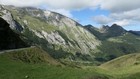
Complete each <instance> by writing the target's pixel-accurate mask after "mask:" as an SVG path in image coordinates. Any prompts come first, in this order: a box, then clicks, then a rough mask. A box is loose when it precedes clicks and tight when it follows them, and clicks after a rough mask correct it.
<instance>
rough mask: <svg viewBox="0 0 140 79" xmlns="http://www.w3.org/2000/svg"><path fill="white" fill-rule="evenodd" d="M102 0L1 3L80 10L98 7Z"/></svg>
mask: <svg viewBox="0 0 140 79" xmlns="http://www.w3.org/2000/svg"><path fill="white" fill-rule="evenodd" d="M100 1H101V0H58V1H56V0H0V3H1V4H6V5H15V6H39V5H42V4H43V5H47V6H48V7H49V8H53V9H65V10H75V9H76V10H77V9H78V10H79V9H83V8H90V7H96V6H97V5H98V3H100Z"/></svg>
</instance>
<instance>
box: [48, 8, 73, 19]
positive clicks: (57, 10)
mask: <svg viewBox="0 0 140 79" xmlns="http://www.w3.org/2000/svg"><path fill="white" fill-rule="evenodd" d="M48 10H50V11H54V12H58V13H60V14H63V15H65V16H67V17H70V18H73V16H72V14H71V12H70V11H69V10H65V9H48Z"/></svg>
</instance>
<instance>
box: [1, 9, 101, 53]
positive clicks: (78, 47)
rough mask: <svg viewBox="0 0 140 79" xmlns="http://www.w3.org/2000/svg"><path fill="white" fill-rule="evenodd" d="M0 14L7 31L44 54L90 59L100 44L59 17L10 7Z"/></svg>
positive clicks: (45, 12) (93, 37)
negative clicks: (16, 34) (10, 31)
mask: <svg viewBox="0 0 140 79" xmlns="http://www.w3.org/2000/svg"><path fill="white" fill-rule="evenodd" d="M0 12H1V13H2V15H1V17H2V18H3V19H5V20H6V21H7V22H8V23H9V24H10V27H11V28H12V29H13V30H17V31H20V32H21V33H22V34H23V35H25V36H26V37H27V38H28V39H29V41H30V44H33V45H36V44H37V45H40V46H42V47H43V48H47V50H48V48H49V49H52V50H56V51H57V50H61V51H63V52H68V53H71V54H73V55H76V53H77V52H78V53H81V54H86V55H92V54H93V53H95V52H96V51H97V46H99V45H100V44H101V43H100V41H99V40H98V39H97V38H96V37H95V36H94V35H93V34H91V33H90V32H89V31H87V30H85V29H84V28H83V27H82V25H80V24H79V23H77V22H76V21H74V20H72V19H70V18H68V17H66V16H63V15H61V14H59V13H55V12H51V11H46V10H41V9H37V8H32V7H25V8H19V7H14V6H3V7H1V10H0Z"/></svg>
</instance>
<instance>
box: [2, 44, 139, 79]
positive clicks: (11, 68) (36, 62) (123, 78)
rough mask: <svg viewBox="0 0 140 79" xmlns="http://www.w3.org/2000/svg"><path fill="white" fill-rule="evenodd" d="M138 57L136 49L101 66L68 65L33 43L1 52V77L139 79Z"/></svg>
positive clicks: (4, 78) (21, 78) (13, 78)
mask: <svg viewBox="0 0 140 79" xmlns="http://www.w3.org/2000/svg"><path fill="white" fill-rule="evenodd" d="M139 61H140V54H139V53H138V54H137V53H135V54H130V55H126V56H122V57H120V58H117V59H115V60H112V61H110V62H107V63H105V64H103V65H101V66H100V67H95V66H89V67H88V66H85V67H84V66H83V67H82V68H76V67H74V66H73V67H68V66H64V65H62V64H60V63H59V62H57V61H56V60H54V59H53V58H51V57H50V56H49V55H48V54H47V53H46V52H44V51H43V50H41V49H40V48H37V47H31V48H25V49H23V50H22V49H19V50H14V51H13V50H12V51H7V52H6V53H3V54H0V71H1V72H0V78H1V79H26V78H25V76H29V78H28V79H139V78H140V76H139V74H140V65H139ZM126 64H127V65H126ZM118 65H119V67H118ZM114 67H115V68H114ZM15 74H16V75H15Z"/></svg>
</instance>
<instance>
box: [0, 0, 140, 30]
mask: <svg viewBox="0 0 140 79" xmlns="http://www.w3.org/2000/svg"><path fill="white" fill-rule="evenodd" d="M0 4H3V5H14V6H19V7H26V6H31V7H39V8H42V9H46V10H51V11H55V12H58V13H61V14H63V15H65V16H67V17H70V18H72V19H74V20H76V21H78V22H79V23H81V24H82V25H87V24H92V25H93V26H95V27H101V26H102V25H112V24H114V23H116V24H118V25H120V26H122V27H123V28H125V29H127V30H136V31H140V0H0Z"/></svg>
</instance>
